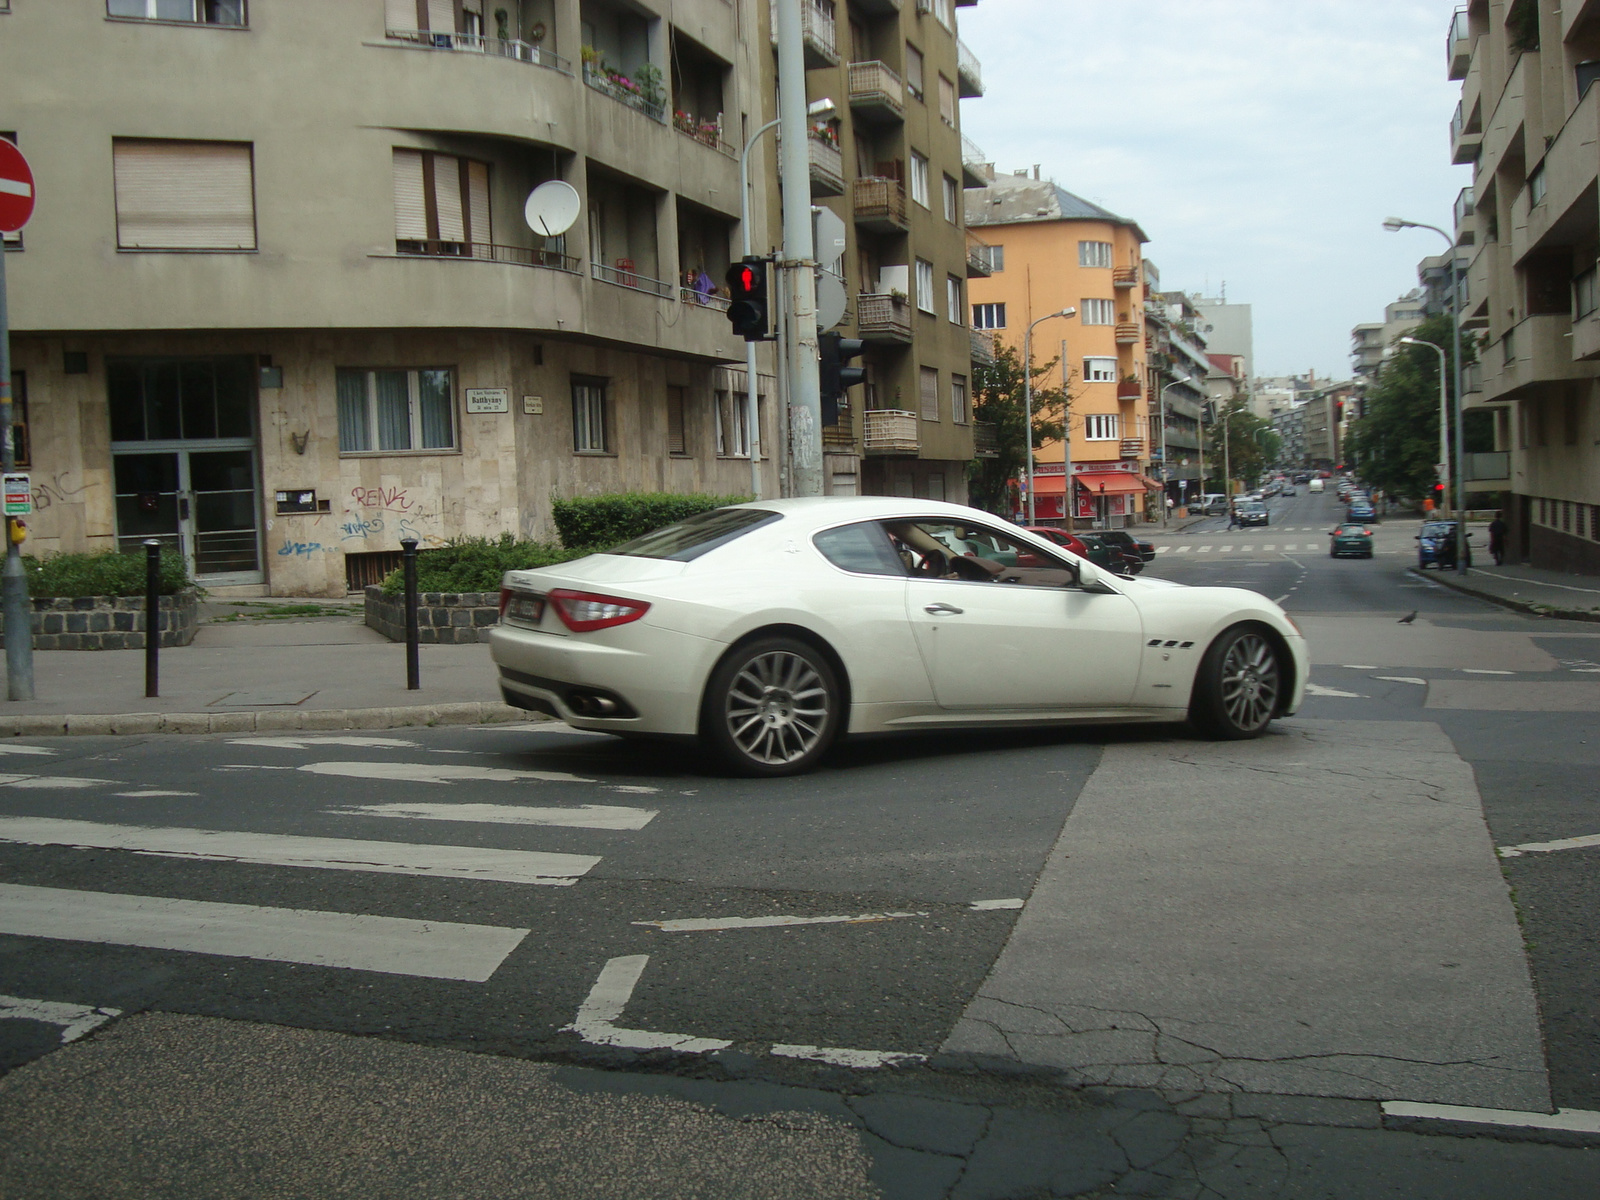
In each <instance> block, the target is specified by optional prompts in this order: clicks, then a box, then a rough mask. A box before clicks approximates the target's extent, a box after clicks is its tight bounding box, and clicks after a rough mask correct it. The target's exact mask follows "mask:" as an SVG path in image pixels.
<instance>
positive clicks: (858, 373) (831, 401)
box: [817, 333, 867, 425]
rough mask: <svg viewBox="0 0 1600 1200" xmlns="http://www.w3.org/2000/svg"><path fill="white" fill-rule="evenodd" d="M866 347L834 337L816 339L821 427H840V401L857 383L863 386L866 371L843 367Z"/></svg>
mask: <svg viewBox="0 0 1600 1200" xmlns="http://www.w3.org/2000/svg"><path fill="white" fill-rule="evenodd" d="M866 348H867V344H866V343H865V342H863V341H862V340H861V339H860V338H847V337H844V336H842V335H840V334H837V333H819V334H818V335H817V356H818V359H819V366H820V367H821V371H820V374H821V377H822V423H823V424H824V425H837V424H838V423H839V401H840V400H841V399H842V398H843V397H844V394H845V392H846V391H848V390H849V389H850V388H853V387H855V386H856V384H858V383H864V382H866V378H867V369H866V368H865V367H852V366H847V365H846V364H847V363H849V361H850V360H851V359H852V358H859V357H860V356H861V352H862V351H863V350H865V349H866Z"/></svg>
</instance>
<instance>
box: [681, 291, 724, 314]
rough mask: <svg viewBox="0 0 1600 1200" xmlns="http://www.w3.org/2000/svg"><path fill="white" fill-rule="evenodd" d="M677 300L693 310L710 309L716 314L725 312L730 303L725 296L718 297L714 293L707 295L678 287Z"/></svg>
mask: <svg viewBox="0 0 1600 1200" xmlns="http://www.w3.org/2000/svg"><path fill="white" fill-rule="evenodd" d="M678 299H679V300H680V301H682V302H683V303H684V304H689V305H693V306H694V307H695V308H711V309H715V310H716V311H717V312H727V311H728V305H729V304H731V303H732V301H730V300H729V299H728V298H727V297H726V296H719V295H717V294H716V293H715V292H712V293H710V294H707V293H705V292H702V291H700V290H699V289H698V288H692V287H680V288H679V289H678Z"/></svg>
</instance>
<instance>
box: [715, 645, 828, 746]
mask: <svg viewBox="0 0 1600 1200" xmlns="http://www.w3.org/2000/svg"><path fill="white" fill-rule="evenodd" d="M831 702H832V696H831V694H830V689H829V687H828V684H827V681H826V680H824V679H823V677H822V675H821V674H820V673H819V672H818V671H817V669H816V667H815V666H814V665H813V664H812V663H811V662H809V661H808V660H807V659H806V658H804V657H802V656H801V655H799V654H796V653H794V652H792V651H788V650H770V651H766V652H764V653H761V654H757V655H755V656H753V657H752V658H750V659H749V660H748V661H747V662H745V663H744V665H743V666H741V667H740V668H739V670H738V672H737V673H736V674H735V675H734V677H733V681H732V683H731V684H730V685H729V687H728V691H727V699H726V700H725V702H724V704H723V716H724V720H725V721H726V723H727V726H726V727H727V730H728V736H729V737H730V738H731V739H732V740H733V743H734V745H736V746H737V747H738V748H739V750H740V751H741V752H742V753H743V754H744V755H746V756H747V757H748V758H749V759H750V760H751V761H752V762H756V763H761V764H764V765H767V766H778V765H782V764H784V763H791V762H794V761H795V760H797V759H800V758H803V757H805V756H806V755H807V754H809V753H811V751H812V750H814V749H815V748H816V746H817V744H818V743H819V742H820V741H821V740H822V738H823V736H824V735H825V734H826V732H827V730H828V725H829V721H828V718H829V715H830V713H829V709H830V705H831Z"/></svg>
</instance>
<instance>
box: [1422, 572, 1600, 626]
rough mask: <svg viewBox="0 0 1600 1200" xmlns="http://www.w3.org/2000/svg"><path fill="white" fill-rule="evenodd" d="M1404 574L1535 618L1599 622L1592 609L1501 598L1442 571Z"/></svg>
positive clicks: (1497, 594)
mask: <svg viewBox="0 0 1600 1200" xmlns="http://www.w3.org/2000/svg"><path fill="white" fill-rule="evenodd" d="M1406 574H1408V575H1415V576H1416V577H1417V578H1418V579H1426V580H1427V581H1428V582H1429V583H1437V584H1439V585H1441V586H1442V587H1447V588H1449V589H1450V590H1451V591H1455V592H1461V593H1462V594H1464V595H1467V596H1476V597H1477V598H1478V599H1479V600H1487V601H1489V603H1491V604H1498V605H1499V606H1500V607H1501V608H1509V609H1513V610H1515V611H1517V612H1525V613H1527V614H1529V615H1530V616H1535V617H1551V618H1553V619H1555V620H1559V621H1596V622H1600V612H1595V611H1594V610H1592V609H1578V608H1562V607H1560V606H1559V605H1554V604H1536V603H1534V602H1533V601H1531V600H1515V599H1512V598H1511V597H1510V596H1502V595H1500V594H1499V593H1498V592H1491V591H1488V590H1486V589H1484V588H1478V587H1473V586H1472V585H1471V584H1468V583H1462V582H1461V581H1460V580H1458V579H1456V578H1455V577H1454V576H1453V575H1447V574H1445V573H1444V572H1443V571H1440V572H1438V573H1437V574H1434V575H1429V574H1427V573H1426V572H1423V571H1419V570H1418V569H1417V568H1416V567H1408V568H1407V569H1406Z"/></svg>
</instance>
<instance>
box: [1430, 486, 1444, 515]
mask: <svg viewBox="0 0 1600 1200" xmlns="http://www.w3.org/2000/svg"><path fill="white" fill-rule="evenodd" d="M1432 495H1433V507H1434V509H1435V511H1437V510H1438V509H1441V508H1443V507H1444V484H1442V483H1436V484H1434V485H1433V489H1432Z"/></svg>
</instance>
